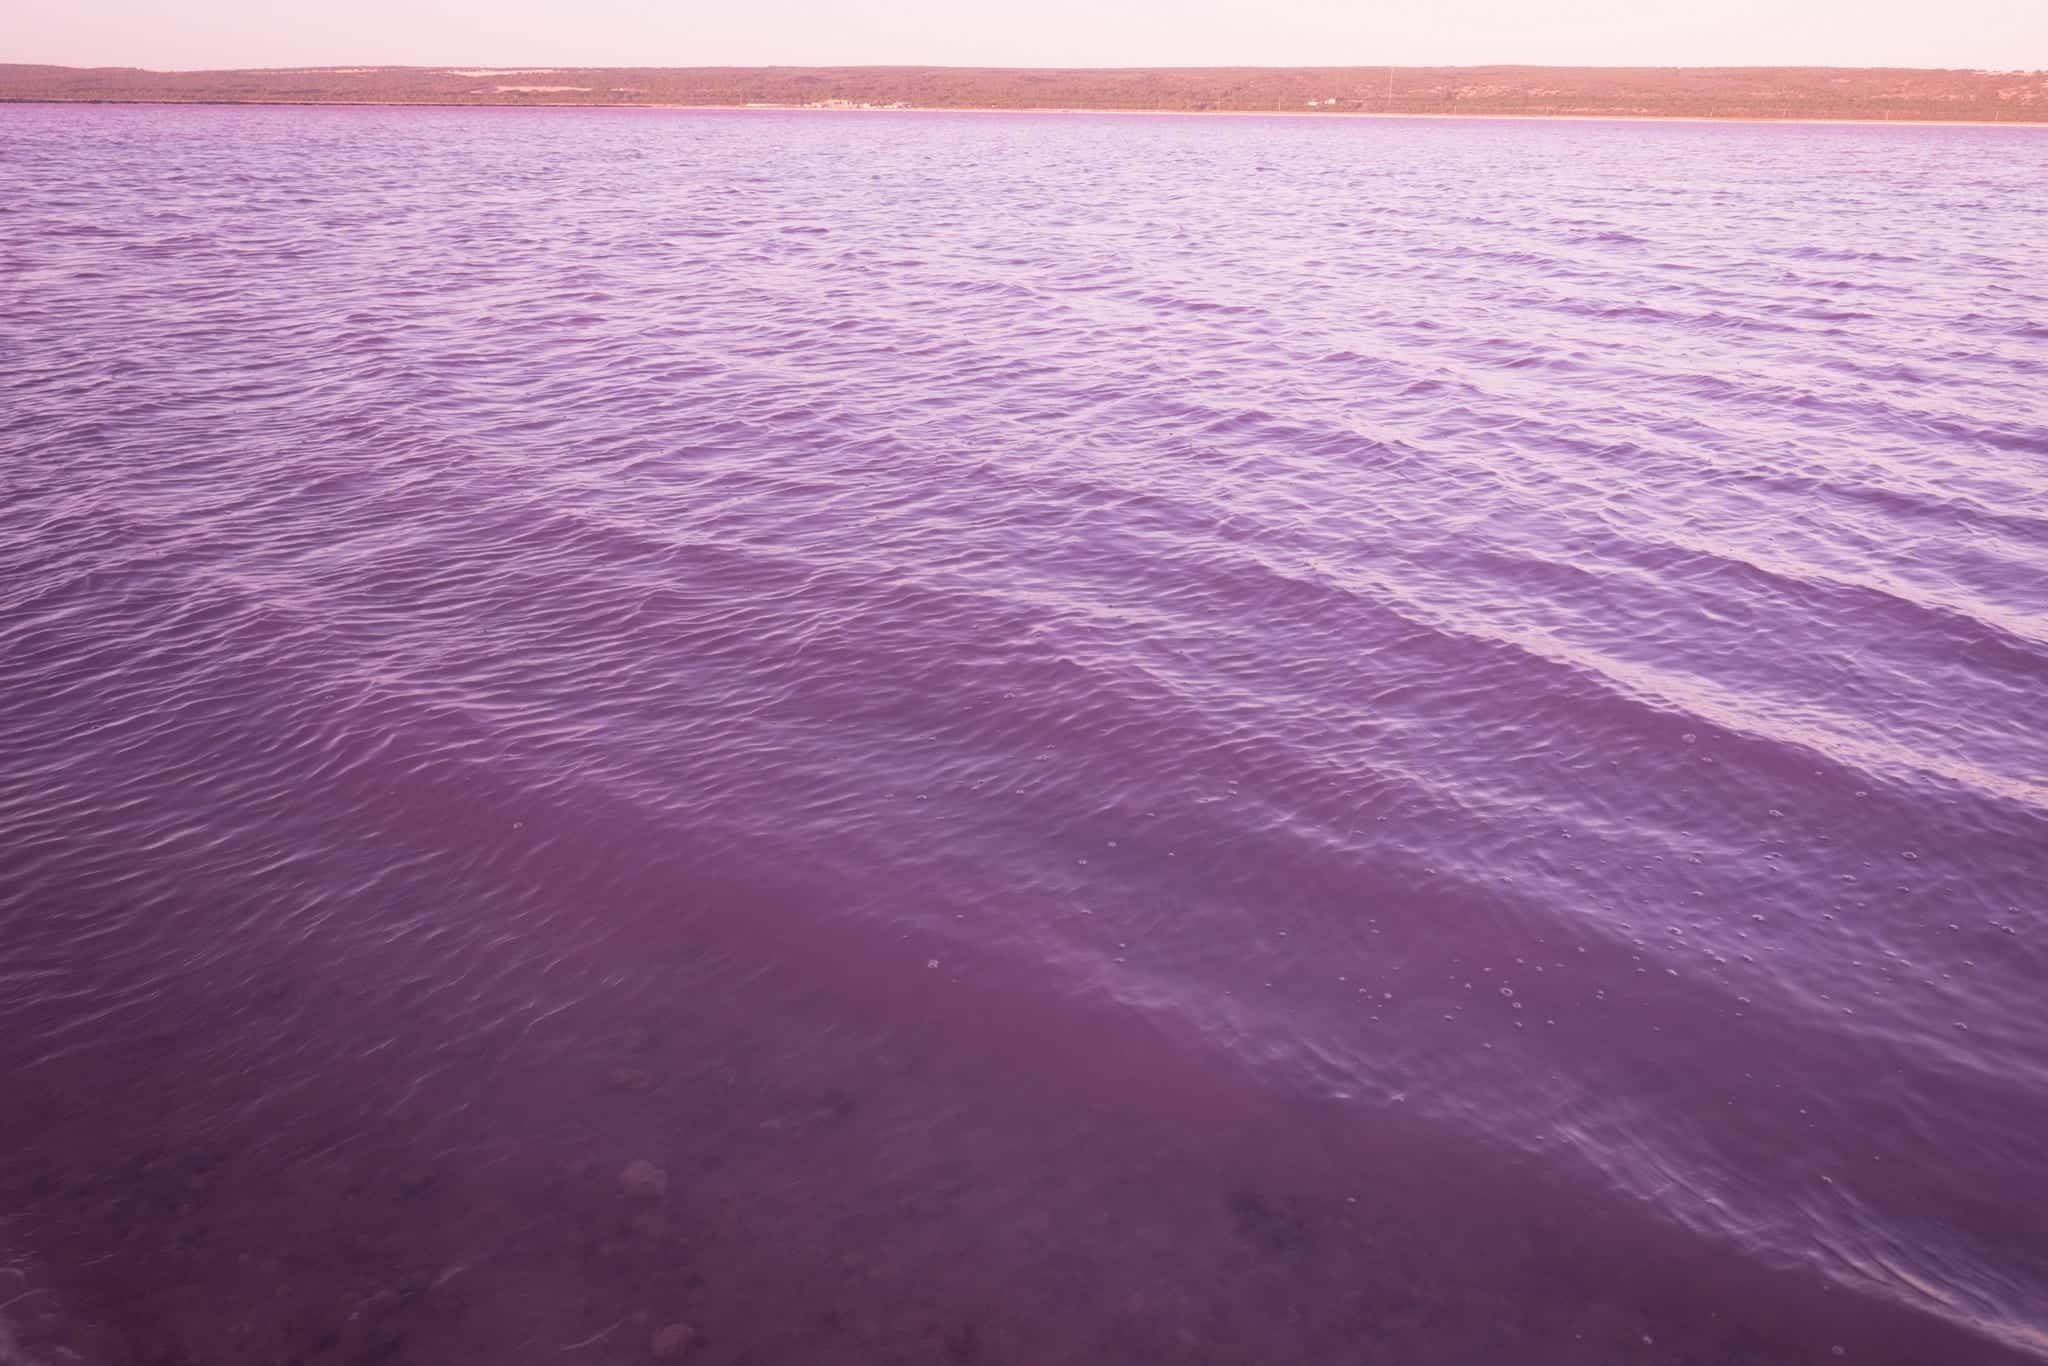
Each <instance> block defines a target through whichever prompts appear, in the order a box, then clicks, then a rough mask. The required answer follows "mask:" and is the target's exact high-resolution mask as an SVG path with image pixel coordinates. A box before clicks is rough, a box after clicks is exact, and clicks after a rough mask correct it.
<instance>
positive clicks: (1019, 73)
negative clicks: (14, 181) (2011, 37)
mask: <svg viewBox="0 0 2048 1366" xmlns="http://www.w3.org/2000/svg"><path fill="white" fill-rule="evenodd" d="M0 100H87V101H95V100H96V101H149V102H157V101H171V102H180V103H245V102H246V103H304V104H479V105H525V104H575V105H756V104H758V105H777V106H779V105H790V106H824V107H853V108H904V107H909V108H920V109H970V108H971V109H1102V110H1170V111H1186V112H1197V111H1216V112H1241V113H1251V112H1266V113H1273V112H1289V113H1309V112H1317V113H1387V114H1482V115H1484V114H1492V115H1551V116H1572V115H1578V116H1608V117H1633V118H1657V117H1663V118H1737V119H1879V120H1883V119H1898V120H1953V121H1960V122H1986V123H1989V122H2004V123H2048V72H2044V71H1923V70H1908V69H1837V68H1829V67H1721V68H1714V67H1656V68H1651V67H1642V68H1629V67H1534V66H1488V67H1393V68H1389V67H1200V68H1125V69H1100V70H1096V69H1088V70H1050V69H1048V70H1033V69H1023V68H1015V69H1013V68H1000V69H998V68H973V67H694V68H692V67H649V68H634V67H548V68H538V67H525V68H517V69H514V68H503V67H495V68H491V67H461V68H454V67H319V68H298V69H291V70H261V71H176V72H169V71H144V70H140V69H137V68H132V67H97V68H79V67H61V66H23V65H0Z"/></svg>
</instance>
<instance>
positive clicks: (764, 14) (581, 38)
mask: <svg viewBox="0 0 2048 1366" xmlns="http://www.w3.org/2000/svg"><path fill="white" fill-rule="evenodd" d="M6 7H7V9H8V10H9V11H10V13H9V15H8V18H7V20H6V22H5V23H4V24H0V62H60V63H66V64H71V65H80V66H92V65H123V66H150V67H159V68H191V67H219V66H296V65H343V64H391V65H399V64H404V65H442V64H482V65H496V66H512V65H546V64H550V63H560V64H565V65H566V64H576V63H582V64H588V65H611V66H713V65H756V64H785V65H806V66H808V65H827V64H889V63H933V64H952V65H977V66H1040V65H1045V66H1117V65H1130V66H1167V65H1190V66H1215V65H1240V64H1257V65H1348V64H1354V63H1355V64H1366V65H1371V64H1380V63H1396V64H1414V65H1421V64H1436V63H1458V64H1463V63H1491V62H1535V63H1559V64H1585V65H1685V66H1707V65H1764V64H1791V65H1827V66H1923V67H1926V66H1947V67H1987V68H1992V69H1997V70H2005V69H2012V68H2027V69H2039V68H2048V0H1265V2H1264V3H1247V2H1246V0H720V3H712V4H707V3H703V2H702V0H491V3H483V2H482V0H297V2H296V3H293V2H292V0H282V2H281V0H177V2H176V3H171V2H170V0H7V6H6Z"/></svg>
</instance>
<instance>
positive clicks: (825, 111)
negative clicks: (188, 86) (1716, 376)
mask: <svg viewBox="0 0 2048 1366" xmlns="http://www.w3.org/2000/svg"><path fill="white" fill-rule="evenodd" d="M4 104H45V105H127V106H138V105H155V106H162V107H170V108H214V109H232V108H250V109H480V110H500V109H536V110H559V109H586V110H593V111H610V112H616V113H622V114H631V113H665V114H674V113H698V114H817V115H886V114H1011V115H1024V116H1036V115H1056V116H1057V115H1088V116H1094V115H1110V116H1116V117H1136V118H1193V119H1207V118H1235V119H1305V120H1308V119H1313V120H1336V119H1346V120H1350V119H1404V120H1409V121H1418V120H1420V121H1430V120H1434V121H1436V122H1440V123H1447V122H1459V123H1500V122H1506V123H1741V124H1774V125H1784V126H1799V127H1808V126H1822V127H1825V126H1836V127H1843V128H2048V113H2044V114H2043V115H2042V116H2041V117H2040V118H2038V119H1870V118H1825V117H1814V118H1785V117H1780V116H1775V115H1768V114H1754V115H1752V114H1625V113H1611V114H1609V113H1602V114H1507V113H1502V114H1494V113H1481V112H1473V113H1469V114H1460V113H1452V112H1444V113H1409V112H1405V111H1401V110H1373V109H1330V110H1309V109H1119V108H1103V109H1087V108H1077V107H1067V106H1053V105H1047V106H1045V107H1043V108H1010V107H997V106H993V105H904V106H901V107H897V108H881V107H876V108H867V109H860V108H854V109H846V108H826V107H821V106H816V105H803V104H598V103H595V102H590V101H576V100H520V101H517V102H514V101H511V100H506V101H502V102H485V101H481V100H279V99H268V100H178V99H164V98H155V97H152V98H135V99H124V98H120V97H117V96H102V97H98V98H91V99H87V98H76V99H62V98H49V97H34V96H30V97H23V96H13V95H0V105H4Z"/></svg>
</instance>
